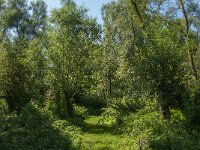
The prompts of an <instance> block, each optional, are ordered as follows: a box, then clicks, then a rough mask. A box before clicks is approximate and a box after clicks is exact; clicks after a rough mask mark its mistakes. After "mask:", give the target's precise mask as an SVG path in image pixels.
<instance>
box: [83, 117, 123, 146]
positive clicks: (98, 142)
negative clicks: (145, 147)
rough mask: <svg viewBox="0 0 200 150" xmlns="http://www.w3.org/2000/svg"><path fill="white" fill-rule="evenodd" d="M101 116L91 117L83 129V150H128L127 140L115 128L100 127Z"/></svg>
mask: <svg viewBox="0 0 200 150" xmlns="http://www.w3.org/2000/svg"><path fill="white" fill-rule="evenodd" d="M99 119H100V117H99V116H90V117H88V118H87V119H86V120H85V125H84V127H83V132H84V135H83V142H82V145H81V150H126V140H125V139H124V138H123V137H122V136H121V135H119V134H116V132H115V131H114V128H112V127H110V126H108V125H99V124H98V121H99Z"/></svg>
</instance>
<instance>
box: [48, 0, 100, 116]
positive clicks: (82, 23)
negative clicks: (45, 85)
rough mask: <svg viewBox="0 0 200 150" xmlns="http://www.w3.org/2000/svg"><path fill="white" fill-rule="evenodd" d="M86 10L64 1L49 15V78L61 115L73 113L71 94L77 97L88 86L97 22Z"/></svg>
mask: <svg viewBox="0 0 200 150" xmlns="http://www.w3.org/2000/svg"><path fill="white" fill-rule="evenodd" d="M86 12H87V11H86V10H85V9H83V8H80V7H78V6H77V5H76V4H75V3H74V2H71V1H67V2H65V3H64V4H63V6H62V7H61V8H60V9H57V10H55V11H54V12H53V16H52V18H51V22H52V29H53V31H51V32H49V35H50V36H49V43H50V45H49V50H48V59H49V80H50V83H51V89H52V90H53V91H54V92H55V95H56V101H57V105H58V106H59V108H60V116H62V117H63V116H64V117H66V116H69V117H72V116H73V105H72V98H74V97H78V98H80V95H81V94H83V93H84V92H85V91H86V89H89V88H88V85H89V86H90V84H88V83H89V82H90V79H91V77H92V68H91V67H92V65H91V61H92V60H91V58H92V53H93V52H92V51H93V49H94V48H95V45H98V43H97V42H98V39H99V26H98V25H97V24H96V21H95V20H94V19H90V18H89V17H88V16H87V15H86Z"/></svg>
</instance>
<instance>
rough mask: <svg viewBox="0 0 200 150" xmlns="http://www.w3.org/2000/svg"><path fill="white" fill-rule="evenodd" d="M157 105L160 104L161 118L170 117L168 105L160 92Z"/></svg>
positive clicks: (166, 118)
mask: <svg viewBox="0 0 200 150" xmlns="http://www.w3.org/2000/svg"><path fill="white" fill-rule="evenodd" d="M159 105H160V113H161V115H162V117H163V119H164V120H169V119H170V110H169V105H168V103H167V100H166V99H165V97H164V96H163V94H162V93H161V94H160V95H159Z"/></svg>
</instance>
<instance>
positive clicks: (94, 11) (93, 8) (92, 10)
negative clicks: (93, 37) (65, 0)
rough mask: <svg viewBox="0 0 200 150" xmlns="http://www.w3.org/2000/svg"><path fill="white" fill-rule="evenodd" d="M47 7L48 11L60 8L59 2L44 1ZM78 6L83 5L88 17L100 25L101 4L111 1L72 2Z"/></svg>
mask: <svg viewBox="0 0 200 150" xmlns="http://www.w3.org/2000/svg"><path fill="white" fill-rule="evenodd" d="M44 1H45V2H46V4H47V5H48V10H49V11H50V10H52V9H53V8H59V7H60V1H59V0H44ZM74 1H75V2H76V3H77V4H78V5H83V6H85V7H86V8H87V9H89V12H88V15H89V16H92V17H95V18H97V21H98V22H99V23H100V24H102V23H103V21H102V18H101V7H102V6H103V4H105V3H108V2H110V1H111V0H74Z"/></svg>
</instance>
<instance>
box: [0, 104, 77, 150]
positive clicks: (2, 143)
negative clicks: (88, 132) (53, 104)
mask: <svg viewBox="0 0 200 150" xmlns="http://www.w3.org/2000/svg"><path fill="white" fill-rule="evenodd" d="M1 107H3V104H1ZM1 120H2V121H1V122H2V123H1V128H0V129H1V135H0V148H1V149H8V150H10V149H72V148H73V147H74V146H78V144H79V143H80V136H79V135H80V134H81V132H80V130H79V129H78V128H77V127H74V126H71V125H70V124H69V123H68V122H67V121H66V120H56V119H55V118H54V117H53V116H52V112H50V111H47V110H45V109H43V108H41V107H39V106H38V105H37V104H36V103H34V102H31V103H29V104H27V105H26V107H24V108H23V110H22V111H21V113H20V114H18V115H16V114H7V115H3V116H2V115H1ZM73 144H74V145H73Z"/></svg>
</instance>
